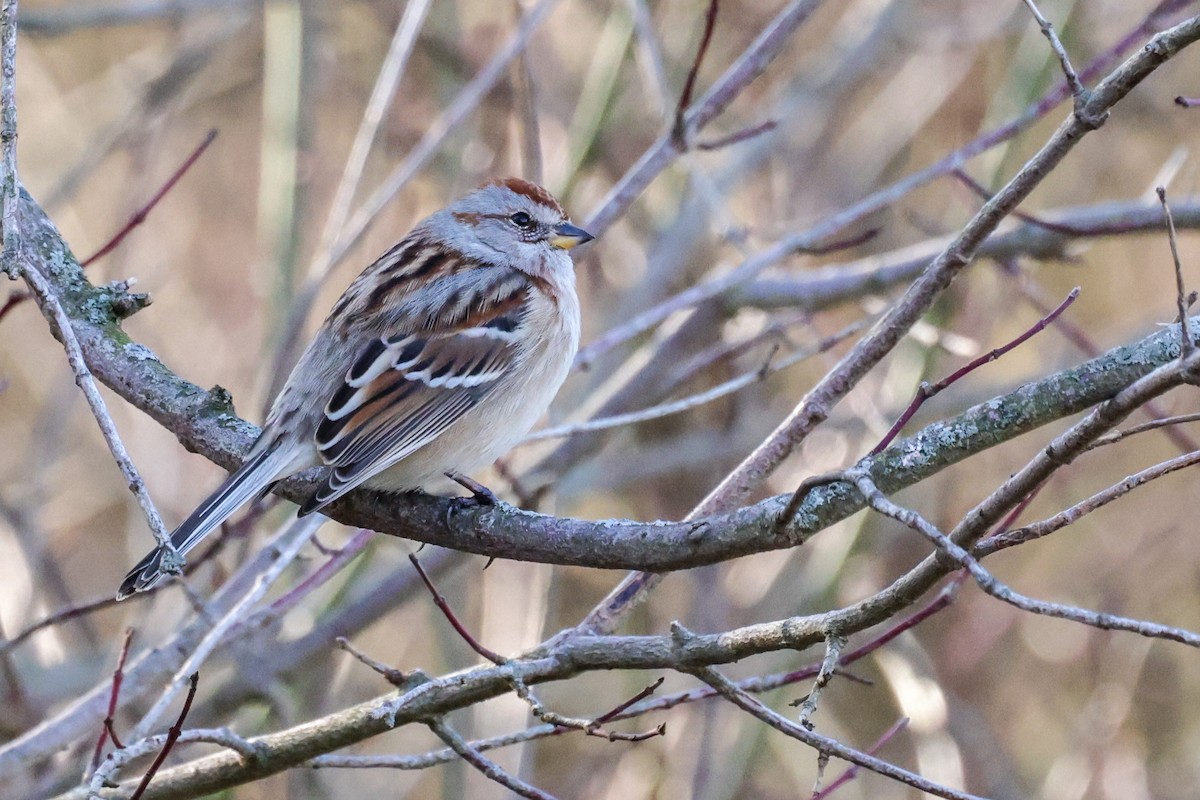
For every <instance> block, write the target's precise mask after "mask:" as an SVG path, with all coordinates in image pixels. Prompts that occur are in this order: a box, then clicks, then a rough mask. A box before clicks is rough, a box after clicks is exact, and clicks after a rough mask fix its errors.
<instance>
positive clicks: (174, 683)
mask: <svg viewBox="0 0 1200 800" xmlns="http://www.w3.org/2000/svg"><path fill="white" fill-rule="evenodd" d="M324 522H325V517H324V516H322V515H321V514H310V515H308V516H306V517H301V518H299V519H293V520H291V521H290V522H288V523H286V527H285V533H284V534H283V537H282V543H280V544H278V545H277V546H276V547H277V549H276V550H275V552H274V553H273V555H274V557H275V558H274V561H272V562H271V563H270V564H269V565H268V566H267V568H266V569H264V570H263V571H262V573H261V574H259V575H258V576H257V577H256V578H255V579H254V582H253V584H252V585H251V586H250V588H249V590H248V591H247V592H246V593H245V594H244V595H243V596H242V597H241V598H240V599H239V600H238V601H237V602H236V603H234V604H233V605H232V606H231V607H230V609H229V610H228V611H227V612H226V613H225V614H224V615H222V616H221V618H220V619H218V620H215V621H214V623H213V625H212V628H211V629H210V630H209V631H208V632H207V633H206V634H205V635H204V638H203V639H201V640H200V642H199V643H198V644H197V645H196V646H195V647H194V648H193V649H192V651H191V652H190V653H188V657H187V658H186V659H185V660H184V662H183V664H182V665H181V666H180V667H179V668H178V669H177V670H176V672H175V676H174V677H173V678H172V679H171V681H170V682H169V683H168V684H167V688H166V689H164V690H163V692H162V694H161V695H159V698H158V700H157V701H156V702H155V703H154V705H152V706H151V707H150V710H149V711H147V712H146V714H145V715H144V716H143V717H142V719H141V721H140V722H139V723H138V724H137V726H136V727H135V728H134V732H133V735H132V736H131V737H130V738H133V739H141V738H145V737H146V736H148V735H149V731H150V729H151V728H152V727H153V726H154V724H155V722H156V721H157V720H158V718H159V717H160V716H161V715H162V713H163V712H164V711H165V710H166V708H167V706H169V705H170V704H171V701H172V700H174V698H175V696H176V695H177V694H178V693H179V692H180V690H181V689H182V688H183V686H184V685H185V682H186V681H187V679H188V678H187V676H189V675H191V674H192V673H194V672H198V671H199V669H200V666H201V665H202V664H203V663H204V662H205V660H207V659H208V657H209V655H211V654H212V652H213V650H215V649H216V648H217V646H218V645H219V644H220V643H221V642H222V641H223V640H224V638H225V635H226V633H228V632H229V631H230V630H231V629H232V628H233V627H234V626H236V625H237V624H238V623H239V622H241V621H242V620H244V619H245V617H246V614H247V613H248V612H249V610H250V609H251V608H252V607H253V606H254V604H255V603H257V602H258V601H259V600H261V599H262V597H263V595H265V594H266V593H267V590H268V589H270V588H271V585H272V584H273V583H274V582H275V581H276V580H277V579H278V578H279V576H280V575H281V574H283V571H284V570H285V569H287V567H288V566H289V565H290V564H291V563H292V561H294V560H295V558H296V556H297V555H299V553H300V550H301V549H302V548H303V547H304V545H305V544H307V543H308V540H309V539H311V538H312V535H313V534H314V533H316V531H317V528H319V527H321V525H322V524H323V523H324Z"/></svg>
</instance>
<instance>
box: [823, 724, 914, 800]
mask: <svg viewBox="0 0 1200 800" xmlns="http://www.w3.org/2000/svg"><path fill="white" fill-rule="evenodd" d="M907 727H908V717H901V718H900V719H898V720H896V721H895V722H894V723H892V727H890V728H888V729H887V730H886V731H884V732H883V733H882V734H881V735H880V737H879V738H878V739H876V740H875V742H874V744H872V745H871V746H870V747H868V748H867V749H866V750H864V751H863V752H864V753H866V754H867V755H870V756H873V755H875V754H876V753H878V752H879V751H880V750H882V749H883V746H884V745H886V744H887V743H888V742H890V741H891V740H892V739H894V738H895V737H896V734H898V733H899V732H900V731H902V730H904V729H905V728H907ZM861 769H862V767H860V766H858V765H857V764H851V765H850V767H849V768H848V769H847V770H846V771H845V772H843V773H842V774H841V775H839V776H837V777H836V778H834V779H833V780H832V781H830V782H829V785H828V786H826V787H825V788H824V789H821V790H820V791H816V792H813V795H812V797H811V798H809V800H825V799H826V798H827V797H829V796H830V795H831V794H833V793H834V792H835V791H837V790H838V789H840V788H841V787H842V786H843V785H845V784H847V783H849V782H850V781H852V780H854V778H855V777H857V776H858V772H859V770H861Z"/></svg>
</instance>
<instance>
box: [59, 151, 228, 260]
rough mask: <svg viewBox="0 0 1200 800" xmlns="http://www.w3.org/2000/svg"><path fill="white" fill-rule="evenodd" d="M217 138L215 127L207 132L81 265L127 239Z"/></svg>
mask: <svg viewBox="0 0 1200 800" xmlns="http://www.w3.org/2000/svg"><path fill="white" fill-rule="evenodd" d="M216 138H217V129H216V128H213V129H212V130H210V131H209V132H208V133H207V134H205V136H204V140H203V141H201V142H200V144H199V145H197V147H196V149H195V150H193V151H192V154H191V155H190V156H188V157H187V158H186V159H184V162H183V163H182V164H180V165H179V168H178V169H176V170H175V172H174V174H172V175H171V177H170V178H168V179H167V182H166V183H164V184H163V185H162V187H161V188H160V189H159V190H158V191H157V192H155V193H154V196H153V197H151V198H150V201H149V202H148V203H146V204H145V205H144V206H142V207H141V208H139V209H138V210H137V211H135V212H134V213H133V216H131V217H130V218H129V221H128V222H126V223H125V226H124V227H122V228H121V230H119V231H117V233H116V235H115V236H113V237H112V238H111V239H109V240H108V244H106V245H104V246H103V247H101V248H100V249H99V250H97V251H96V252H95V253H93V254H92V255H91V256H89V257H87V258H85V259H84V260H83V261H81V262H79V266H81V267H86V266H87V265H88V264H91V263H92V262H93V261H95V260H97V259H99V258H103V257H104V256H106V255H108V254H109V253H111V252H112V251H113V250H115V249H116V248H117V245H119V244H120V243H121V242H123V241H124V240H125V237H126V236H128V235H129V234H130V232H131V231H132V230H133V229H134V228H136V227H137V226H138V225H141V224H142V223H143V222H145V221H146V217H147V216H149V215H150V212H151V211H153V210H154V207H155V206H156V205H158V203H159V201H160V200H162V199H163V198H164V197H166V195H167V192H169V191H171V190H172V189H173V188H175V184H177V183H179V179H180V178H182V177H183V176H184V174H185V173H186V172H187V171H188V170H189V169H191V168H192V165H193V164H195V163H196V161H197V160H198V159H199V158H200V156H202V155H204V151H205V150H207V149H208V146H209V145H210V144H212V143H213V140H214V139H216Z"/></svg>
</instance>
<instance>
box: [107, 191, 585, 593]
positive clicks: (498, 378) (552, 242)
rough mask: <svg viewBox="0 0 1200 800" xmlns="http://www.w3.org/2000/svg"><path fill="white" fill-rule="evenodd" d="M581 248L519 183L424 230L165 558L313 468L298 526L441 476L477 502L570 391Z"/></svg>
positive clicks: (559, 213)
mask: <svg viewBox="0 0 1200 800" xmlns="http://www.w3.org/2000/svg"><path fill="white" fill-rule="evenodd" d="M591 239H592V236H591V234H589V233H587V231H584V230H583V229H582V228H578V227H576V226H575V225H572V224H571V222H570V221H569V220H568V219H567V215H566V212H564V211H563V209H562V206H560V205H559V204H558V201H556V200H555V199H554V198H553V197H552V196H551V195H550V193H549V192H547V191H546V190H545V189H542V188H541V187H539V186H536V185H534V184H532V183H529V182H527V181H523V180H520V179H518V178H507V179H503V180H494V181H491V182H490V183H487V184H485V185H483V186H481V187H480V188H479V189H477V190H476V191H474V192H473V193H471V194H469V195H467V196H466V197H464V198H463V199H461V200H459V201H458V202H456V203H454V204H453V205H451V206H449V207H448V208H445V209H442V210H441V211H438V212H437V213H435V214H433V215H431V216H430V217H428V218H427V219H425V220H424V221H422V222H421V223H420V224H419V225H417V226H416V228H414V229H413V231H412V232H411V233H410V234H409V235H408V236H406V237H404V239H402V240H401V241H400V243H399V244H397V245H396V246H395V247H393V248H392V249H390V250H388V251H387V252H386V253H384V254H383V256H381V257H380V258H379V260H377V261H376V262H375V263H374V264H371V265H370V266H369V267H367V268H366V269H365V270H363V272H362V274H361V275H359V276H358V278H357V279H355V281H354V282H353V283H352V284H350V287H349V288H348V289H347V290H346V292H345V293H344V294H343V295H342V297H341V299H339V300H338V302H337V304H336V305H334V307H333V311H331V312H330V314H329V316H328V317H327V318H326V319H325V322H324V323H323V324H322V325H321V328H320V330H319V331H317V334H316V336H315V337H314V338H313V340H312V342H311V343H310V344H309V345H308V349H307V350H305V351H304V355H302V356H301V357H300V360H299V361H298V362H297V364H296V367H295V368H294V369H293V370H292V373H291V375H290V376H289V377H288V380H287V383H286V384H285V385H284V387H283V389H282V390H281V391H280V392H279V396H278V397H276V398H275V403H274V405H273V406H272V407H271V412H270V414H268V416H267V421H266V424H265V425H264V426H263V430H262V434H261V435H260V436H259V437H258V440H257V441H256V442H255V443H254V446H253V447H251V448H250V452H249V453H248V454H247V456H246V460H245V462H244V463H243V464H242V467H241V469H239V470H238V471H237V472H235V473H233V474H232V475H230V476H229V478H228V479H226V481H225V482H224V483H222V484H221V486H220V487H219V488H218V489H217V490H216V491H215V492H213V493H212V495H210V496H209V498H208V499H207V500H205V501H204V502H203V503H201V504H200V506H199V507H198V508H197V509H196V510H195V511H193V512H192V514H191V516H189V517H188V518H187V519H186V520H184V522H183V524H182V525H180V526H179V527H178V528H177V529H176V530H175V532H174V533H173V534H171V542H172V543H173V544H174V545H175V548H176V549H177V550H178V551H179V552H180V553H181V554H186V553H187V552H188V551H190V550H191V549H192V548H194V547H195V546H196V545H197V544H198V543H199V542H200V540H201V539H202V538H204V536H205V535H207V534H208V533H209V532H210V531H212V530H213V529H214V528H216V527H217V526H218V525H220V524H221V523H222V522H223V521H224V520H225V519H226V518H228V517H229V516H230V515H231V514H233V513H234V512H235V511H236V510H237V509H238V508H240V507H241V506H242V505H244V504H245V503H246V502H248V501H249V500H250V499H251V498H253V497H255V496H256V495H258V494H260V493H262V492H265V491H268V490H269V488H270V487H271V485H272V484H274V483H275V482H276V481H278V480H281V479H283V478H286V477H288V476H289V475H292V474H294V473H297V472H300V471H301V470H304V469H306V468H308V467H311V466H314V465H324V466H325V467H326V470H325V476H324V480H323V482H322V484H321V486H320V488H319V489H318V490H317V491H316V493H315V494H313V496H312V497H310V498H309V499H308V501H307V502H305V503H304V504H303V505H302V506H301V507H300V512H299V513H300V514H301V515H304V514H311V513H312V512H314V511H320V510H321V509H322V508H324V507H325V506H326V505H327V504H329V503H331V502H333V501H334V500H336V499H337V498H339V497H341V496H342V495H343V494H345V493H346V492H348V491H350V490H351V489H353V488H355V487H356V486H359V485H361V484H364V483H366V484H369V485H370V486H372V487H375V488H379V489H385V490H391V491H403V490H412V489H417V488H420V487H422V486H423V485H425V484H426V483H427V482H428V481H430V480H431V479H434V478H436V477H438V476H440V475H443V474H446V475H448V476H450V477H452V478H455V479H456V480H459V481H460V482H463V483H464V485H467V486H468V487H469V488H473V490H478V489H481V488H482V487H479V486H478V484H473V482H471V481H469V479H467V478H466V477H465V475H466V473H468V472H470V471H471V470H473V469H477V468H479V467H481V466H486V465H488V464H490V463H491V462H492V461H494V460H495V459H496V458H498V457H499V456H500V455H502V454H503V453H505V452H506V451H507V450H508V449H509V448H511V447H512V446H513V445H514V444H516V443H517V441H519V440H520V439H521V438H522V437H523V436H524V435H525V434H526V433H528V432H529V429H530V428H532V427H533V424H534V423H535V422H536V421H537V420H538V418H539V417H541V415H542V414H543V413H544V412H545V410H546V408H547V407H548V406H549V405H550V401H551V400H552V399H553V398H554V395H555V394H556V393H557V392H558V388H559V386H561V385H562V382H563V380H564V379H565V378H566V376H567V371H568V369H569V368H570V365H571V361H572V359H574V357H575V351H576V350H577V348H578V346H579V299H578V298H577V297H576V295H575V274H574V271H573V265H572V263H571V257H570V255H568V253H567V251H568V250H570V249H571V248H572V247H574V246H575V245H578V244H582V243H584V242H587V241H590V240H591ZM472 484H473V485H472ZM161 560H162V552H161V551H160V550H158V549H156V550H154V551H152V552H151V553H150V554H149V555H147V556H146V557H145V558H144V559H142V561H141V562H140V563H139V564H138V565H137V566H136V567H134V568H133V569H132V570H131V571H130V572H129V574H128V575H127V576H125V580H124V581H123V582H122V583H121V588H120V590H119V591H118V592H117V599H118V600H120V599H123V598H125V597H128V596H129V595H131V594H133V593H134V592H138V591H141V590H144V589H149V588H150V587H152V586H154V585H155V584H156V583H158V582H159V581H160V580H162V577H163V573H162V571H161V570H160V564H161Z"/></svg>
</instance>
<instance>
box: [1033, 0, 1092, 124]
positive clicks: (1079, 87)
mask: <svg viewBox="0 0 1200 800" xmlns="http://www.w3.org/2000/svg"><path fill="white" fill-rule="evenodd" d="M1025 5H1026V6H1028V7H1029V10H1030V11H1031V12H1033V18H1034V19H1036V20H1037V24H1038V27H1039V28H1041V29H1042V35H1043V36H1045V37H1046V40H1047V41H1048V42H1050V49H1051V50H1053V51H1054V55H1056V56H1058V63H1059V64H1060V65H1061V66H1062V71H1063V75H1065V76H1066V78H1067V85H1068V86H1069V87H1071V94H1072V95H1073V96H1074V97H1075V109H1076V111H1081V110H1082V108H1083V106H1084V104H1085V103H1087V101H1088V90H1087V88H1086V87H1085V86H1084V85H1083V83H1082V81H1080V80H1079V76H1078V75H1077V74H1075V68H1074V67H1072V66H1071V59H1070V58H1069V57H1068V56H1067V50H1066V48H1065V47H1063V43H1062V40H1061V39H1059V38H1058V33H1057V32H1055V30H1054V26H1053V25H1051V24H1050V21H1049V20H1048V19H1046V18H1045V17H1043V16H1042V12H1041V11H1039V10H1038V7H1037V3H1035V2H1034V1H1033V0H1025Z"/></svg>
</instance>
